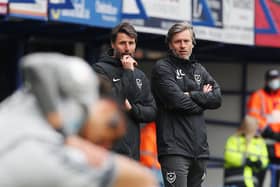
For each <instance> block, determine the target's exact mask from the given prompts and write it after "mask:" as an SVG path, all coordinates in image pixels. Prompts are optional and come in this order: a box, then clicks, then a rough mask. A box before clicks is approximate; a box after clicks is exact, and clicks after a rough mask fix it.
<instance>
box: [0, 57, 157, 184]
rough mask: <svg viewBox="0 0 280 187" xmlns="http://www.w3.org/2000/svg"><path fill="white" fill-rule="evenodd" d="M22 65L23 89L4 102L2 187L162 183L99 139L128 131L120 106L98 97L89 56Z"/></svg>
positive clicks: (0, 157) (27, 61) (31, 60)
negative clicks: (87, 59) (110, 149)
mask: <svg viewBox="0 0 280 187" xmlns="http://www.w3.org/2000/svg"><path fill="white" fill-rule="evenodd" d="M21 68H22V69H21V70H22V72H23V74H24V83H25V84H24V86H23V89H19V90H17V91H16V92H15V93H14V94H12V95H11V96H10V97H9V98H7V99H6V100H5V101H4V102H2V103H1V105H0V136H1V143H0V165H1V167H0V186H5V187H37V186H40V187H49V186H52V187H81V186H84V187H86V186H91V187H124V186H127V187H130V186H137V187H141V186H143V187H146V186H150V187H155V186H156V182H155V179H154V178H153V177H152V174H151V173H149V171H148V170H147V169H146V168H143V167H141V166H140V165H139V164H138V163H136V162H133V161H131V160H128V159H126V158H124V157H122V156H118V155H115V154H111V153H109V152H108V151H106V150H105V149H103V148H101V147H99V146H96V145H94V144H93V143H96V144H100V145H106V146H107V145H109V144H110V142H111V141H113V140H114V139H115V138H118V137H121V136H122V135H123V134H124V131H125V128H124V121H123V118H122V115H121V114H120V112H119V110H118V108H117V107H116V105H114V104H112V103H111V102H109V103H108V101H107V102H105V101H102V100H98V91H97V86H98V81H97V78H96V76H95V74H94V72H93V71H92V69H91V67H90V66H89V65H88V64H87V63H86V62H85V61H83V60H82V59H80V58H77V57H70V56H66V55H62V54H57V53H36V54H31V55H27V56H26V57H24V58H23V59H22V63H21ZM104 115H105V116H104Z"/></svg>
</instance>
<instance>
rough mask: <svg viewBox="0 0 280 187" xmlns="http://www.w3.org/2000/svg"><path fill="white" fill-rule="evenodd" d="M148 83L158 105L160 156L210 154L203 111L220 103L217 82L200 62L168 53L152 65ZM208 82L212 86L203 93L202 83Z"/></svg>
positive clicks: (194, 156) (202, 155)
mask: <svg viewBox="0 0 280 187" xmlns="http://www.w3.org/2000/svg"><path fill="white" fill-rule="evenodd" d="M151 83H152V86H151V87H152V91H153V94H154V97H155V100H156V103H157V107H158V115H157V119H156V124H157V144H158V152H159V156H162V155H169V154H176V155H182V156H186V157H189V158H207V157H209V148H208V143H207V134H206V125H205V121H204V118H203V111H204V110H205V109H215V108H218V107H220V105H221V92H220V88H219V85H218V84H217V82H216V81H215V80H214V79H213V78H212V77H211V75H210V74H209V73H208V72H207V71H206V69H205V68H204V67H203V66H202V65H201V64H199V63H196V62H193V61H187V60H182V59H179V58H177V57H175V56H173V55H172V54H169V55H168V57H167V58H165V59H162V60H159V61H158V62H157V63H156V65H155V66H154V68H153V71H152V81H151ZM208 83H209V84H211V85H212V86H213V91H211V92H209V93H203V91H202V88H203V85H205V84H208ZM184 92H189V93H190V95H189V96H188V95H186V94H184Z"/></svg>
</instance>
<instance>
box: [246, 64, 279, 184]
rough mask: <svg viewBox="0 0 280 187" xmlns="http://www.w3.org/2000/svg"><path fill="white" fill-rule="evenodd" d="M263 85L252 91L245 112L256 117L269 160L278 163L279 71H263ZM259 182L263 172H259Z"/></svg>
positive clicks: (277, 174) (277, 173) (263, 174)
mask: <svg viewBox="0 0 280 187" xmlns="http://www.w3.org/2000/svg"><path fill="white" fill-rule="evenodd" d="M264 79H265V84H264V87H263V88H261V89H259V90H256V91H255V92H253V93H252V94H251V95H250V97H249V100H248V103H247V114H249V115H251V116H254V117H255V118H257V119H258V124H259V129H260V131H261V134H262V136H263V137H264V138H265V140H266V144H267V148H268V154H269V159H270V162H271V163H273V164H280V72H279V70H277V69H269V70H267V71H266V72H265V76H264ZM261 176H262V177H261V178H262V179H261V183H263V181H264V177H265V172H263V173H262V174H261ZM279 177H280V171H279V170H277V171H276V178H275V179H276V186H279Z"/></svg>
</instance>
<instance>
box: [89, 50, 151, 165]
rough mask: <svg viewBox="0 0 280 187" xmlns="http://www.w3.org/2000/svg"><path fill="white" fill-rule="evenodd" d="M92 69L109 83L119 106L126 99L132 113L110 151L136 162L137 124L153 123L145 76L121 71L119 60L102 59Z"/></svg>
mask: <svg viewBox="0 0 280 187" xmlns="http://www.w3.org/2000/svg"><path fill="white" fill-rule="evenodd" d="M93 69H94V70H95V71H96V72H97V73H98V74H101V75H102V76H103V77H106V78H107V79H108V80H109V81H111V82H112V85H113V87H112V94H113V97H115V98H116V99H117V100H118V102H119V103H120V104H122V105H123V104H124V102H125V99H126V98H127V99H128V100H129V102H130V104H131V105H132V110H131V111H130V112H127V115H126V116H127V133H126V135H125V137H124V138H123V139H122V140H121V141H120V142H118V143H117V144H116V145H115V146H114V148H113V150H114V151H116V152H118V153H121V154H124V155H127V156H129V157H131V158H134V159H136V160H139V149H140V147H139V145H140V123H146V122H151V121H154V120H155V118H156V104H155V100H154V97H153V95H152V92H151V89H150V83H149V80H148V79H147V78H146V76H145V74H144V73H143V72H142V71H141V70H139V69H137V68H135V69H134V71H132V70H125V69H123V68H122V65H121V63H120V61H119V60H117V59H115V58H112V57H111V56H108V55H106V56H103V57H102V58H101V59H100V60H99V61H98V62H97V63H95V64H94V65H93Z"/></svg>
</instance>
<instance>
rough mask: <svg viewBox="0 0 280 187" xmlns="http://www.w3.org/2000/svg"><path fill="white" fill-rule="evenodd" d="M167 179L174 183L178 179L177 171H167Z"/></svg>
mask: <svg viewBox="0 0 280 187" xmlns="http://www.w3.org/2000/svg"><path fill="white" fill-rule="evenodd" d="M166 180H167V181H168V182H169V183H170V184H173V183H174V182H175V180H176V173H175V171H173V172H167V173H166Z"/></svg>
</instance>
